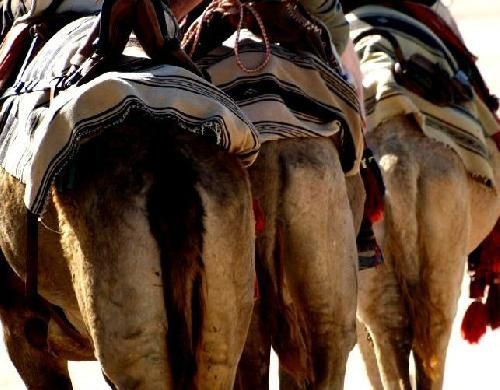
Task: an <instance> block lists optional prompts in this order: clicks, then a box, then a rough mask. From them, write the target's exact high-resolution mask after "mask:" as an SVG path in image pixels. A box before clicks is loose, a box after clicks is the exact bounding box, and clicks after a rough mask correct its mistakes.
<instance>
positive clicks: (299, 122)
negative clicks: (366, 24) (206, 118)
mask: <svg viewBox="0 0 500 390" xmlns="http://www.w3.org/2000/svg"><path fill="white" fill-rule="evenodd" d="M235 44H236V33H235V34H234V35H233V36H232V37H230V38H229V39H227V40H226V41H225V42H224V43H223V45H222V46H220V47H218V48H216V49H214V50H212V51H211V52H209V53H208V54H207V55H205V56H203V58H201V59H200V60H197V63H198V65H200V66H201V67H203V68H205V69H206V70H207V71H208V73H209V74H210V77H211V78H212V82H213V83H214V84H215V85H216V86H217V87H219V88H220V89H222V90H223V91H224V92H225V93H227V94H228V95H229V96H231V98H233V99H234V100H235V102H236V103H237V104H238V106H239V107H240V108H241V110H242V111H243V112H245V114H246V115H247V116H248V118H250V120H251V121H252V122H253V124H254V125H255V127H256V128H257V130H258V133H259V139H260V142H261V143H264V142H269V141H276V140H280V139H285V138H307V137H332V136H333V135H335V134H339V135H340V138H341V144H342V145H341V150H340V151H339V153H340V155H341V162H342V166H343V169H344V171H345V172H346V173H347V174H354V173H357V172H358V170H359V163H360V160H361V155H362V152H363V135H362V122H361V116H360V105H359V101H358V98H357V95H356V92H355V90H354V87H353V86H352V85H351V84H350V83H349V82H348V81H347V80H346V78H344V77H343V76H342V75H341V72H339V71H336V70H334V69H332V68H331V67H330V66H328V65H327V64H325V63H324V62H323V61H322V60H320V59H319V58H318V57H316V56H314V55H312V54H309V53H303V52H302V53H294V52H292V51H289V50H287V49H285V48H284V47H282V46H279V45H272V49H271V59H270V61H269V62H268V64H267V65H266V66H265V67H264V68H263V69H262V70H261V71H259V72H255V73H246V72H244V71H243V70H242V69H241V68H240V66H239V65H238V63H237V58H236V55H235V50H234V47H235ZM238 46H239V53H240V59H241V62H242V63H243V64H245V66H246V67H248V68H255V67H257V66H258V65H259V64H261V63H262V61H263V57H264V56H265V47H264V44H263V43H262V41H261V39H259V38H258V37H256V36H255V35H253V34H252V33H250V32H249V31H248V30H242V31H241V36H240V41H239V43H238Z"/></svg>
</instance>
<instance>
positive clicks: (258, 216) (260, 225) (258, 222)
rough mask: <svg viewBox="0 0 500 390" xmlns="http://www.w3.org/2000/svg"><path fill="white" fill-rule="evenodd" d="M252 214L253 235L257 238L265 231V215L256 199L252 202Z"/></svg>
mask: <svg viewBox="0 0 500 390" xmlns="http://www.w3.org/2000/svg"><path fill="white" fill-rule="evenodd" d="M253 213H254V216H255V234H256V235H257V236H259V235H261V234H262V233H264V230H265V229H266V215H265V214H264V210H262V207H260V203H259V201H258V200H257V199H254V200H253Z"/></svg>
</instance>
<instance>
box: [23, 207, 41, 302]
mask: <svg viewBox="0 0 500 390" xmlns="http://www.w3.org/2000/svg"><path fill="white" fill-rule="evenodd" d="M26 226H27V228H26V234H27V235H26V240H27V242H26V248H27V251H26V282H25V286H24V288H25V294H26V299H27V300H28V302H29V304H31V305H36V303H37V301H38V216H37V215H36V214H33V213H32V212H31V211H30V210H26Z"/></svg>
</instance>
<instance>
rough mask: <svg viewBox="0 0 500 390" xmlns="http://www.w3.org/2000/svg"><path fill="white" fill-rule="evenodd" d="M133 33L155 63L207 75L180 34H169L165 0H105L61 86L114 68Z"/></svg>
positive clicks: (84, 80) (66, 85)
mask: <svg viewBox="0 0 500 390" xmlns="http://www.w3.org/2000/svg"><path fill="white" fill-rule="evenodd" d="M172 18H173V16H172ZM132 32H134V33H135V35H136V37H137V40H138V41H139V44H140V45H141V46H142V48H143V49H144V51H145V53H146V54H147V55H148V56H149V57H150V59H151V60H152V62H153V63H159V64H169V65H175V66H180V67H183V68H184V69H187V70H189V71H191V72H192V73H195V74H197V75H198V76H200V77H205V75H204V73H203V72H202V71H200V69H199V68H198V67H197V66H196V65H195V64H194V62H193V61H192V60H191V59H190V58H189V57H188V56H187V55H186V53H185V52H184V51H183V50H182V49H181V47H180V41H179V40H178V39H177V37H169V35H168V28H167V25H166V21H165V16H164V8H163V5H162V0H146V1H140V0H104V3H103V5H102V10H101V13H100V15H99V18H98V19H97V20H96V23H95V26H94V28H93V30H92V32H91V33H90V35H89V38H88V39H87V41H86V42H85V43H84V44H83V45H82V47H81V48H80V49H79V50H78V52H77V53H76V54H75V56H74V57H73V58H72V59H71V61H70V62H71V64H72V68H71V69H70V71H69V72H68V73H69V74H71V76H70V77H68V78H67V79H66V81H65V82H64V83H63V84H62V88H65V87H68V86H70V85H73V84H76V85H81V84H84V83H86V82H88V81H89V80H91V79H93V78H94V77H96V76H97V75H99V74H101V73H102V72H104V71H106V70H107V69H110V68H112V65H113V64H114V63H115V62H116V60H117V59H118V58H119V57H120V56H121V54H122V52H123V50H124V49H125V46H126V44H127V42H128V41H129V38H130V35H131V34H132Z"/></svg>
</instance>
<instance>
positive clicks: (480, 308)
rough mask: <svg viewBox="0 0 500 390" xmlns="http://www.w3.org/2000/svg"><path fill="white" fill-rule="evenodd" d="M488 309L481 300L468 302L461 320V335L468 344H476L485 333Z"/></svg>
mask: <svg viewBox="0 0 500 390" xmlns="http://www.w3.org/2000/svg"><path fill="white" fill-rule="evenodd" d="M487 325H488V311H487V310H486V306H485V305H484V304H483V303H482V302H481V301H474V302H472V303H471V304H470V306H469V307H468V309H467V311H466V312H465V315H464V319H463V320H462V327H461V329H462V337H463V338H464V339H465V340H467V341H468V342H469V343H470V344H477V343H478V342H479V340H480V339H481V337H483V335H484V334H485V333H486V327H487Z"/></svg>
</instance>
